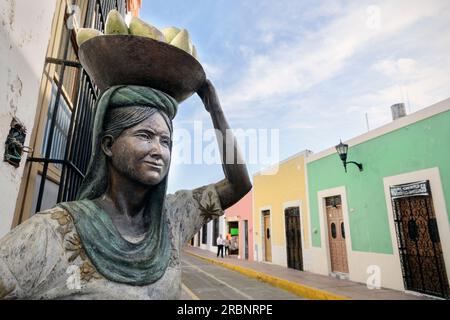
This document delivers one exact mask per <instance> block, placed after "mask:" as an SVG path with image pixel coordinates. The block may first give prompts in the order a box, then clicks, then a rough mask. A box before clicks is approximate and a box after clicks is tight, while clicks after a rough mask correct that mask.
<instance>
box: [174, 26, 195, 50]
mask: <svg viewBox="0 0 450 320" xmlns="http://www.w3.org/2000/svg"><path fill="white" fill-rule="evenodd" d="M170 44H171V45H173V46H175V47H177V48H179V49H181V50H183V51H186V52H187V53H189V54H191V48H190V46H189V33H188V31H187V30H186V29H183V30H181V31H180V32H179V33H178V34H177V35H176V37H175V38H174V39H173V40H172V42H171V43H170Z"/></svg>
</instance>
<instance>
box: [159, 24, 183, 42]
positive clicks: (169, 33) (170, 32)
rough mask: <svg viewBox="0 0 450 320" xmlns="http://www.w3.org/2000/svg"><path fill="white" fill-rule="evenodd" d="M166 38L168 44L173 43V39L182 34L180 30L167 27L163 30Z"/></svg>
mask: <svg viewBox="0 0 450 320" xmlns="http://www.w3.org/2000/svg"><path fill="white" fill-rule="evenodd" d="M161 31H162V33H163V35H164V37H165V38H166V42H167V43H171V42H172V40H173V38H175V37H176V35H177V34H178V33H180V31H181V30H180V29H178V28H176V27H167V28H164V29H162V30H161Z"/></svg>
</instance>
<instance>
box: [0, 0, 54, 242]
mask: <svg viewBox="0 0 450 320" xmlns="http://www.w3.org/2000/svg"><path fill="white" fill-rule="evenodd" d="M55 6H56V1H55V0H39V1H29V0H0V152H1V155H0V157H1V161H0V238H1V237H3V236H4V235H5V234H6V233H7V232H8V231H9V230H10V228H11V223H12V219H13V215H14V209H15V205H16V200H17V196H18V193H19V188H20V183H21V178H22V173H23V168H24V164H25V161H23V160H22V162H21V165H20V167H19V168H15V167H13V166H11V165H10V164H8V163H7V162H4V161H3V155H4V151H5V141H6V137H7V135H8V132H9V127H10V124H11V120H12V118H13V117H14V116H15V117H17V118H18V119H19V120H20V121H21V122H22V123H23V124H24V125H25V127H26V128H27V139H26V141H25V145H28V141H29V140H30V136H31V130H32V128H33V124H34V118H35V115H36V107H37V100H38V95H39V85H40V81H41V77H42V72H43V68H44V60H45V54H46V50H47V46H48V42H49V39H50V35H51V25H52V20H53V15H54V13H55ZM25 157H26V156H25Z"/></svg>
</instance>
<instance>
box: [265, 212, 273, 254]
mask: <svg viewBox="0 0 450 320" xmlns="http://www.w3.org/2000/svg"><path fill="white" fill-rule="evenodd" d="M264 251H265V261H268V262H272V234H271V230H270V214H265V215H264Z"/></svg>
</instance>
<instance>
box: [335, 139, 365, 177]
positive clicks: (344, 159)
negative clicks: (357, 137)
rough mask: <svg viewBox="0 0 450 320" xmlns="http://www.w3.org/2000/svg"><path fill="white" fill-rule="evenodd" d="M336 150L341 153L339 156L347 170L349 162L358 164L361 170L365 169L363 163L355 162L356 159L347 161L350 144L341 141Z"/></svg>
mask: <svg viewBox="0 0 450 320" xmlns="http://www.w3.org/2000/svg"><path fill="white" fill-rule="evenodd" d="M336 151H337V153H338V155H339V158H341V160H342V163H343V164H344V168H345V172H347V164H348V163H353V164H354V165H356V166H357V167H358V168H359V171H363V165H362V164H361V163H358V162H354V161H347V152H348V144H344V143H342V141H341V143H339V144H338V145H337V146H336Z"/></svg>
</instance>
